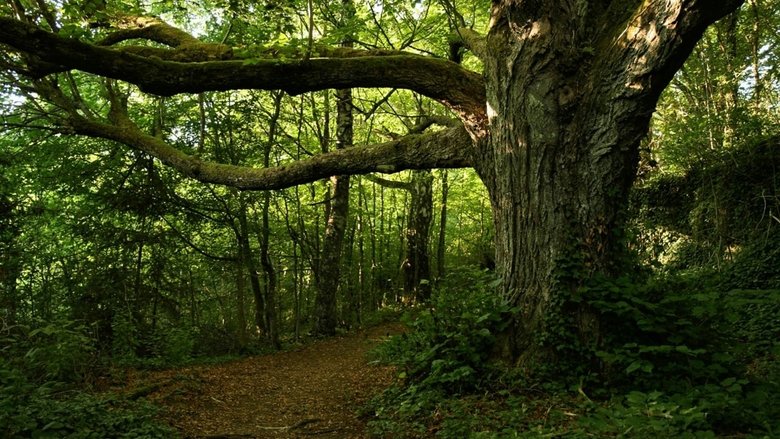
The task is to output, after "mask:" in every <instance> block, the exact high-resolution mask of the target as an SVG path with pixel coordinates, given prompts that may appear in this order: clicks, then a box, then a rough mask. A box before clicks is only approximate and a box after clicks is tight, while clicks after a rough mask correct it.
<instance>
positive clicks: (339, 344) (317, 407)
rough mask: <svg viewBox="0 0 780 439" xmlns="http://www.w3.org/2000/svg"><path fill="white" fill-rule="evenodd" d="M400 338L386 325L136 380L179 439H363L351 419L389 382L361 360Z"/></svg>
mask: <svg viewBox="0 0 780 439" xmlns="http://www.w3.org/2000/svg"><path fill="white" fill-rule="evenodd" d="M399 332H401V326H400V325H399V324H384V325H380V326H376V327H373V328H367V329H364V330H362V331H360V332H358V333H355V334H349V335H346V336H340V337H334V338H330V339H326V340H320V341H317V342H314V343H312V344H309V345H305V346H303V347H301V348H298V349H296V350H292V351H288V352H279V353H274V354H268V355H261V356H255V357H248V358H243V359H240V360H235V361H230V362H227V363H223V364H217V365H202V366H192V367H187V368H179V369H172V370H165V371H159V372H153V373H150V374H149V375H147V376H145V377H143V378H141V377H138V378H139V379H140V381H141V382H144V383H146V386H149V387H150V388H152V389H153V391H150V392H149V394H148V397H149V399H150V400H152V401H153V402H155V403H156V404H158V405H159V406H162V407H163V409H164V410H163V416H164V418H165V419H166V420H167V421H168V422H169V423H170V424H171V425H173V426H175V427H176V428H177V429H179V430H180V431H181V432H182V434H183V436H184V437H190V438H214V439H216V438H301V437H317V438H339V439H347V438H354V439H357V438H364V437H366V434H365V426H364V423H363V422H362V421H361V420H360V419H358V418H357V415H356V411H357V409H358V408H360V406H361V405H362V404H364V403H365V402H366V401H368V399H370V398H371V397H372V396H374V395H375V394H377V393H379V392H381V391H382V390H383V389H384V388H386V387H387V386H388V385H389V384H390V382H391V381H392V379H393V375H394V374H393V370H392V368H390V367H382V366H377V365H372V364H369V362H368V359H367V358H366V352H367V351H368V350H369V349H370V348H372V347H374V346H376V345H377V344H378V343H380V342H381V341H382V340H384V339H385V338H386V336H387V335H388V334H397V333H399ZM131 387H132V384H131Z"/></svg>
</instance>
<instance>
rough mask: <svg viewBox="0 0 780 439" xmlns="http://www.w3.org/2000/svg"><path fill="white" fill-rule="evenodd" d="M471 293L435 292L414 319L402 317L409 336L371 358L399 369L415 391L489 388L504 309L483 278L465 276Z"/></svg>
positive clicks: (458, 278)
mask: <svg viewBox="0 0 780 439" xmlns="http://www.w3.org/2000/svg"><path fill="white" fill-rule="evenodd" d="M464 271H465V272H466V273H468V274H469V275H471V276H474V278H472V279H471V280H470V281H471V283H472V287H471V288H460V289H453V288H447V287H446V286H445V287H443V288H439V289H437V290H436V291H435V292H434V293H433V296H432V299H431V305H430V308H428V309H424V310H421V311H420V312H419V313H417V314H416V316H414V317H412V314H406V315H405V319H404V322H405V323H406V324H407V326H409V327H410V328H411V329H412V331H411V332H410V333H407V334H402V335H399V336H396V337H394V338H393V339H392V340H391V341H390V342H388V343H385V344H383V345H381V346H380V347H379V348H378V349H377V351H376V353H377V355H378V356H379V357H380V358H381V359H383V360H384V361H385V362H388V363H390V364H395V365H397V366H399V369H401V373H400V374H401V375H400V376H401V378H403V379H404V380H406V382H407V384H409V385H412V386H414V388H415V391H418V390H421V391H422V390H434V389H435V390H437V391H442V392H445V393H448V394H459V393H462V392H466V391H472V390H475V389H479V388H481V387H482V386H483V385H484V383H486V382H489V380H490V377H491V373H492V367H491V361H490V357H491V354H492V352H493V349H494V344H495V342H496V334H497V333H499V332H500V331H502V330H503V329H505V328H506V326H507V324H508V319H507V318H506V317H507V316H508V315H509V313H510V308H509V306H508V305H506V304H505V303H503V302H502V301H501V299H500V298H498V297H497V296H496V294H495V293H494V289H495V286H496V283H495V280H492V279H491V275H489V274H486V273H482V272H469V271H466V270H464ZM464 277H466V276H464V273H458V274H454V275H450V277H449V278H448V279H447V282H448V283H450V284H454V283H458V282H461V281H463V280H465V279H464Z"/></svg>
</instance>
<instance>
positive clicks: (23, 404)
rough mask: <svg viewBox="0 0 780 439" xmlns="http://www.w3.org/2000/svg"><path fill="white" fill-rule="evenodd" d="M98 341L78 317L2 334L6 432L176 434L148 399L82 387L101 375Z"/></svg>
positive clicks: (1, 400)
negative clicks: (96, 374)
mask: <svg viewBox="0 0 780 439" xmlns="http://www.w3.org/2000/svg"><path fill="white" fill-rule="evenodd" d="M93 345H94V342H93V340H92V339H91V338H90V336H89V335H88V331H87V328H85V327H84V326H80V325H78V324H77V323H75V322H53V323H48V324H40V325H38V326H37V327H36V328H27V327H24V326H13V327H10V328H6V330H5V331H4V333H3V334H2V336H0V353H2V355H1V356H0V437H3V438H72V439H76V438H79V439H80V438H95V439H97V438H170V437H175V436H176V434H175V432H174V431H173V430H171V429H170V428H169V427H167V426H164V425H163V424H161V423H159V422H157V421H156V420H155V417H154V416H155V410H154V408H153V407H152V406H151V405H149V404H147V403H144V402H139V401H129V400H123V399H121V398H119V397H117V396H115V395H111V394H105V395H96V394H92V393H89V392H85V391H83V390H80V389H82V388H84V387H85V386H86V383H87V382H89V381H90V380H91V379H93V378H95V377H94V376H92V374H93V372H94V369H95V367H96V361H97V356H96V355H95V351H94V348H93V347H92V346H93Z"/></svg>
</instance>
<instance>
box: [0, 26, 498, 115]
mask: <svg viewBox="0 0 780 439" xmlns="http://www.w3.org/2000/svg"><path fill="white" fill-rule="evenodd" d="M0 43H4V44H7V45H9V46H11V47H14V48H15V49H17V50H19V51H22V52H24V53H26V54H28V55H33V56H35V57H38V58H40V59H41V60H43V61H44V62H47V63H52V64H56V65H61V66H64V67H67V68H70V69H78V70H82V71H85V72H88V73H93V74H96V75H100V76H105V77H108V78H113V79H120V80H123V81H127V82H130V83H132V84H135V85H137V86H138V87H139V88H141V90H143V91H146V92H149V93H154V94H158V95H163V96H170V95H174V94H177V93H199V92H204V91H225V90H233V89H260V90H283V91H285V92H287V93H289V94H293V95H295V94H300V93H304V92H309V91H317V90H324V89H331V88H336V89H338V88H353V87H395V88H404V89H409V90H413V91H416V92H418V93H420V94H422V95H425V96H427V97H430V98H432V99H436V100H438V101H440V102H442V103H443V104H445V105H447V106H448V107H450V108H451V109H453V110H454V111H456V112H458V113H459V114H460V115H461V117H462V118H464V119H467V120H468V122H469V123H470V124H480V123H482V122H483V121H484V112H485V110H484V108H485V87H484V83H483V80H482V77H481V76H480V75H478V74H476V73H474V72H470V71H468V70H465V69H463V68H461V67H460V66H458V65H457V64H455V63H452V62H449V61H445V60H442V59H435V58H429V57H424V56H418V55H390V56H365V57H350V58H338V59H334V58H318V59H310V60H288V61H282V60H267V59H253V60H243V61H240V60H227V61H224V60H223V61H208V62H194V63H184V62H173V61H165V60H163V59H160V58H157V57H154V56H149V57H146V56H140V55H137V54H132V53H126V52H122V51H121V50H116V49H112V48H107V47H101V46H96V45H93V44H88V43H84V42H82V41H79V40H77V39H73V38H65V37H61V36H58V35H55V34H52V33H50V32H46V31H44V30H41V29H39V28H37V27H35V26H32V25H29V24H26V23H22V22H20V21H18V20H14V19H12V18H8V17H0Z"/></svg>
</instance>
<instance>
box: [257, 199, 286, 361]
mask: <svg viewBox="0 0 780 439" xmlns="http://www.w3.org/2000/svg"><path fill="white" fill-rule="evenodd" d="M270 205H271V193H270V192H265V193H263V210H262V224H261V225H260V231H259V234H258V240H259V241H260V265H262V267H263V280H264V281H265V282H264V290H263V293H264V298H265V310H264V311H265V316H264V320H265V327H266V338H267V340H268V341H269V342H270V343H271V344H272V345H273V346H274V347H275V348H277V349H278V348H279V347H280V346H281V345H280V343H279V331H278V329H277V325H276V283H277V282H276V269H275V268H274V265H273V262H272V261H271V256H270V253H269V243H270V223H269V215H268V211H269V208H270Z"/></svg>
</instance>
